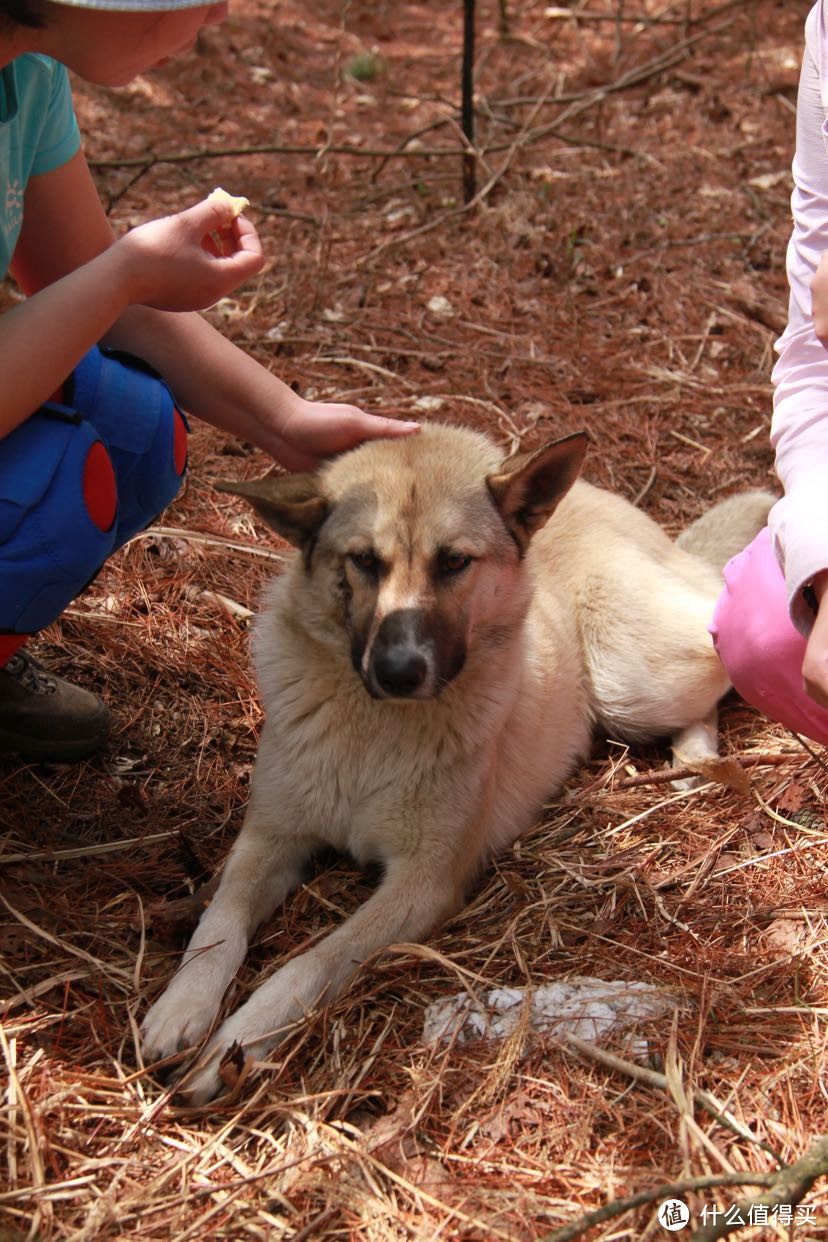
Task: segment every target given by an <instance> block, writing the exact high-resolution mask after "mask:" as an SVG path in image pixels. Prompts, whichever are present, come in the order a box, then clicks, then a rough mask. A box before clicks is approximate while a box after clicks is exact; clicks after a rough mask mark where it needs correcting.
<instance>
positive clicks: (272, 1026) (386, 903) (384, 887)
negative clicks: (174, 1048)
mask: <svg viewBox="0 0 828 1242" xmlns="http://www.w3.org/2000/svg"><path fill="white" fill-rule="evenodd" d="M463 873H465V874H463ZM467 874H468V872H467V870H466V868H465V867H463V868H462V870H461V864H460V863H459V861H458V859H456V858H449V859H446V858H445V857H443V858H442V859H436V858H433V859H429V860H424V859H423V858H422V857H420V856H418V857H414V858H411V857H409V858H404V859H402V858H397V859H395V860H392V861H391V862H390V864H389V868H388V872H387V875H386V877H385V879H384V880H383V882H382V884H381V885H380V887H379V888H378V889H377V891H376V892H375V893H374V894H373V895H372V896H371V897H370V898H369V900H368V901H367V902H366V903H365V904H364V905H363V906H360V908H359V909H358V910H357V911H356V912H355V913H354V914H353V915H352V916H351V917H350V918H349V919H347V920H346V922H344V923H343V924H342V925H341V926H340V927H338V928H337V929H336V931H334V932H332V933H331V935H329V936H327V937H326V938H325V939H324V940H322V941H320V943H319V944H317V945H315V946H314V947H313V948H312V949H310V950H309V951H308V952H307V953H303V954H302V955H301V956H299V957H295V958H293V959H292V960H291V961H289V962H288V963H286V965H284V966H282V967H281V969H280V970H278V971H277V972H276V974H275V975H272V976H271V978H270V979H268V980H267V981H266V982H265V983H263V984H262V985H261V987H260V988H258V989H257V990H256V991H255V992H254V993H253V995H252V996H251V997H250V999H249V1000H248V1001H247V1002H246V1004H244V1005H242V1007H241V1008H240V1009H238V1010H237V1011H236V1013H234V1014H232V1015H231V1017H229V1018H228V1019H227V1021H226V1022H224V1023H223V1025H222V1026H221V1028H220V1029H219V1031H218V1032H217V1034H216V1037H215V1043H214V1044H213V1046H212V1048H211V1049H210V1051H209V1053H208V1058H209V1059H208V1061H207V1063H206V1064H203V1065H202V1067H201V1068H199V1066H198V1065H197V1066H196V1068H195V1072H194V1074H192V1075H188V1076H187V1078H186V1079H185V1080H184V1081H183V1082H182V1091H183V1093H184V1094H185V1095H186V1097H187V1098H188V1099H189V1100H190V1102H192V1103H194V1104H203V1103H205V1102H206V1101H207V1100H209V1099H211V1098H212V1097H213V1096H214V1095H215V1094H216V1093H217V1092H218V1091H219V1090H220V1087H221V1081H220V1078H219V1073H218V1068H219V1063H220V1061H221V1057H222V1055H223V1053H224V1052H225V1051H226V1050H227V1049H228V1048H230V1047H231V1045H233V1044H240V1045H242V1046H243V1047H244V1051H245V1053H246V1055H248V1056H251V1057H253V1058H255V1059H257V1060H259V1059H261V1058H262V1057H264V1056H265V1055H266V1054H267V1053H268V1052H269V1051H270V1050H271V1049H272V1048H274V1047H276V1045H277V1044H278V1043H280V1042H281V1040H282V1039H283V1038H284V1036H285V1035H286V1034H287V1032H288V1030H289V1029H290V1027H291V1026H292V1025H293V1024H294V1023H295V1022H296V1021H297V1020H298V1019H300V1018H302V1017H303V1015H304V1014H305V1013H306V1012H307V1011H308V1010H310V1009H313V1008H315V1007H316V1006H318V1005H320V1004H325V1003H327V1002H329V1001H331V1000H333V999H334V997H335V996H336V995H337V994H338V993H339V992H340V991H341V989H342V988H343V986H344V985H345V983H346V982H347V981H348V980H349V979H350V978H351V976H352V975H353V974H354V973H355V972H356V970H357V969H358V967H359V966H360V964H361V963H362V962H364V961H365V960H366V958H368V957H370V956H371V955H372V954H373V953H376V952H377V951H378V950H380V949H383V948H385V947H386V946H387V945H389V944H393V943H395V942H399V941H413V940H420V939H422V938H423V937H424V936H425V935H426V934H427V933H428V932H430V931H431V930H432V928H433V927H435V926H437V925H438V924H440V923H442V922H443V921H444V920H445V919H447V918H448V917H449V915H451V914H453V913H454V911H455V910H457V909H458V908H459V907H460V905H461V904H462V901H463V896H464V890H465V882H464V881H465V879H466V877H467Z"/></svg>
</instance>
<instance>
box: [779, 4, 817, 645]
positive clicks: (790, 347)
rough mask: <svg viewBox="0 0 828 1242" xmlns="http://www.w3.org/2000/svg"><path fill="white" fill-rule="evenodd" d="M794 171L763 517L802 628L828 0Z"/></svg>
mask: <svg viewBox="0 0 828 1242" xmlns="http://www.w3.org/2000/svg"><path fill="white" fill-rule="evenodd" d="M793 178H794V191H793V196H792V199H791V206H792V209H793V220H794V226H793V233H792V235H791V239H790V242H789V244H788V253H787V270H788V283H789V285H790V303H789V310H788V326H787V328H786V329H785V332H784V334H783V335H782V337H781V338H780V340H779V341H778V342H777V344H776V349H777V352H778V353H779V360H778V361H777V363H776V366H775V367H774V370H773V383H774V386H775V391H774V413H773V423H772V427H771V444H772V445H773V447H774V449H775V450H776V471H777V474H778V475H779V479H780V481H781V483H782V486H783V487H784V489H785V495H784V497H783V498H782V499H781V500H780V501H779V502H778V503H777V504H776V505H775V506H774V508H773V509H772V510H771V515H770V518H769V520H768V525H769V527H770V534H771V539H772V541H773V547H774V551H775V553H776V556H777V558H778V560H779V563H780V565H781V567H782V571H783V573H784V575H785V584H786V588H787V594H788V605H789V608H790V612H791V619H792V621H793V623H794V625H795V626H796V627H797V629H799V630H800V631H801V632H802V633H804V634H807V633H808V632H809V630H810V627H811V624H812V622H813V615H812V613H811V610H810V608H809V607H808V604H807V603H806V601H805V600H804V599H803V596H802V588H803V587H804V586H805V585H806V584H807V583H808V582H809V580H810V579H811V578H813V576H814V575H815V574H816V573H818V572H819V571H820V570H822V569H826V568H828V349H826V348H825V346H824V345H823V344H822V343H821V341H820V340H819V339H818V338H817V336H816V334H815V332H814V324H813V318H812V314H811V281H812V279H813V276H814V273H815V272H816V268H817V264H818V263H819V260H820V257H821V255H822V253H823V252H824V251H825V250H826V249H828V0H818V3H817V4H816V5H815V6H814V7H813V9H811V12H810V13H809V15H808V19H807V22H806V24H805V55H804V58H803V61H802V74H801V77H800V82H799V97H798V100H797V109H796V154H795V156H794V161H793Z"/></svg>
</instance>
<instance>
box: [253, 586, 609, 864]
mask: <svg viewBox="0 0 828 1242" xmlns="http://www.w3.org/2000/svg"><path fill="white" fill-rule="evenodd" d="M303 572H304V571H303V570H301V569H300V568H299V566H298V565H297V566H294V567H293V568H292V569H291V570H289V571H288V572H287V573H286V574H285V575H283V577H282V578H280V579H279V580H278V581H277V582H276V583H275V584H274V586H273V587H272V589H271V592H270V595H269V598H268V606H267V608H266V610H265V612H264V613H263V615H262V616H261V618H260V619H259V622H258V624H257V633H256V640H255V645H254V646H255V656H256V667H257V672H258V677H259V684H260V687H261V691H262V695H263V699H264V706H265V711H266V714H267V724H266V728H265V733H264V734H263V737H262V742H261V745H260V750H259V757H258V759H257V770H256V781H257V784H258V785H259V787H260V793H261V787H262V786H263V785H264V786H266V785H267V783H268V779H269V773H271V772H273V771H276V770H278V777H279V779H278V787H279V796H280V798H281V799H282V800H284V799H285V792H286V791H287V801H288V805H285V806H284V807H280V808H279V811H280V817H284V819H285V820H287V819H290V818H298V819H301V821H302V823H303V825H304V828H305V829H306V830H310V831H312V832H313V833H314V834H315V835H317V836H318V837H319V840H320V841H323V842H325V843H327V844H330V845H332V846H334V847H335V848H337V849H342V850H347V851H348V852H349V853H351V854H352V855H353V856H354V857H355V858H356V859H357V860H358V861H360V862H364V861H368V860H377V859H379V860H382V861H386V860H388V859H389V858H392V857H394V856H395V855H396V854H398V853H399V852H407V851H409V850H417V849H421V848H423V847H424V846H427V847H428V848H432V849H434V848H439V846H440V841H441V840H445V839H446V838H447V837H449V838H451V839H452V840H456V839H457V837H458V836H463V835H465V834H466V833H468V832H470V831H471V832H473V833H475V834H476V835H478V837H479V836H480V835H482V837H483V838H484V839H485V840H486V842H487V846H488V849H496V848H498V847H501V846H502V845H503V844H505V843H506V842H507V841H508V840H510V839H511V838H512V837H513V836H514V825H515V824H520V823H522V822H525V820H526V818H527V817H531V816H532V815H533V814H534V812H535V811H536V810H537V809H538V808H539V806H540V804H541V802H542V799H543V797H544V795H545V793H546V792H547V790H548V789H549V788H550V787H554V786H555V784H556V783H558V782H559V781H560V780H562V779H564V778H565V776H566V775H567V774H568V772H569V771H571V769H572V767H573V766H574V764H575V763H576V762H578V760H579V759H581V758H582V757H583V756H584V754H585V753H586V752H587V749H588V746H589V738H590V732H591V722H590V717H589V712H588V710H587V709H586V707H585V701H586V696H587V692H586V688H585V686H584V683H583V677H582V673H581V663H580V657H579V651H578V642H577V636H576V633H575V627H574V623H573V621H572V618H571V615H570V614H569V613H568V611H567V610H565V609H564V608H562V607H561V606H560V605H559V603H558V601H557V600H556V599H555V598H554V597H553V596H549V595H545V596H544V598H542V599H541V598H540V597H536V599H535V600H534V601H533V602H532V604H531V605H530V612H529V615H528V616H527V617H525V618H520V619H519V621H518V622H517V623H516V624H515V626H514V628H513V631H512V632H511V633H509V634H508V636H507V639H508V641H505V642H504V641H501V642H500V643H499V644H498V646H497V648H496V649H494V650H492V649H490V648H488V647H487V648H485V649H483V650H480V651H477V650H472V651H471V652H470V655H469V659H468V663H467V666H466V668H464V670H463V672H462V673H461V674H460V675H459V677H458V678H457V679H456V681H455V682H454V683H452V685H450V686H448V687H447V688H446V689H445V691H444V692H443V693H442V695H441V696H440V697H439V698H437V699H434V700H431V701H427V702H411V703H399V702H393V701H391V702H389V701H380V702H378V701H376V700H374V699H372V698H371V696H370V695H369V694H368V693H367V691H366V689H365V687H364V685H363V683H362V680H361V679H360V677H359V675H358V673H357V672H356V671H355V669H354V668H353V666H352V664H351V660H350V657H349V654H348V640H347V635H346V634H345V633H344V631H343V632H342V634H341V637H340V641H339V643H338V644H333V643H332V644H329V643H327V642H325V643H320V642H319V641H318V640H317V638H316V637H314V636H312V635H311V634H310V633H309V632H308V629H307V628H306V627H305V626H304V625H303V623H302V616H301V604H300V605H299V607H298V608H297V596H298V597H299V599H300V600H301V593H298V592H297V590H296V581H295V578H294V581H291V579H292V577H294V575H296V576H298V575H300V574H301V573H303ZM573 719H577V720H581V721H583V726H582V727H579V728H578V729H577V730H573V729H572V726H571V722H572V720H573ZM562 722H567V723H566V724H565V725H564V724H563V723H562ZM539 738H542V745H539ZM275 783H276V782H274V785H275Z"/></svg>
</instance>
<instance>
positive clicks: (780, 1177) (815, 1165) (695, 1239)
mask: <svg viewBox="0 0 828 1242" xmlns="http://www.w3.org/2000/svg"><path fill="white" fill-rule="evenodd" d="M826 1174H828V1138H820V1139H817V1141H816V1142H815V1143H813V1144H812V1145H811V1146H810V1147H809V1148H808V1150H807V1151H806V1152H805V1155H804V1156H801V1157H800V1158H799V1160H796V1161H795V1162H794V1163H793V1164H789V1165H788V1166H787V1167H786V1168H784V1169H782V1170H781V1171H780V1172H779V1173H774V1174H773V1177H772V1180H771V1183H770V1187H769V1189H768V1192H767V1194H764V1195H760V1196H759V1198H758V1199H752V1200H749V1201H747V1202H744V1201H743V1202H742V1203H737V1204H736V1205H735V1207H734V1210H733V1211H732V1212H728V1213H727V1215H728V1216H730V1217H731V1220H730V1221H727V1220H722V1221H720V1222H718V1223H713V1224H710V1225H702V1227H701V1229H696V1230H695V1232H694V1233H692V1234H691V1235H690V1240H689V1242H716V1239H717V1238H726V1237H728V1235H729V1234H731V1233H735V1232H736V1230H737V1229H744V1227H745V1224H746V1222H747V1221H749V1220H752V1219H754V1216H755V1209H756V1208H758V1207H766V1208H771V1209H773V1208H776V1207H781V1206H783V1205H784V1206H785V1207H791V1208H795V1207H796V1206H797V1204H799V1203H801V1202H802V1200H803V1199H804V1198H805V1195H806V1194H807V1193H808V1191H809V1190H810V1189H811V1187H812V1186H813V1184H814V1182H815V1181H817V1180H818V1178H820V1177H825V1175H826ZM746 1184H747V1183H746Z"/></svg>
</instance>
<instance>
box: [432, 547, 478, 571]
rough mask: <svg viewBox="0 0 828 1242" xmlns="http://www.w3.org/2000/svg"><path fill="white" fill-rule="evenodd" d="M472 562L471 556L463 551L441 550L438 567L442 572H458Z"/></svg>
mask: <svg viewBox="0 0 828 1242" xmlns="http://www.w3.org/2000/svg"><path fill="white" fill-rule="evenodd" d="M471 563H472V558H471V557H470V556H468V555H467V554H466V553H465V552H442V553H441V554H440V569H441V571H442V572H443V573H444V574H460V573H462V572H463V570H464V569H467V568H468V567H469V565H471Z"/></svg>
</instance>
